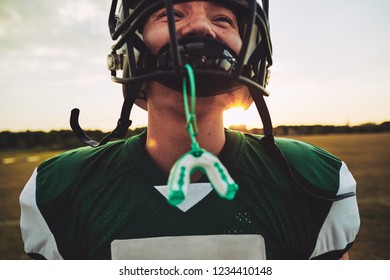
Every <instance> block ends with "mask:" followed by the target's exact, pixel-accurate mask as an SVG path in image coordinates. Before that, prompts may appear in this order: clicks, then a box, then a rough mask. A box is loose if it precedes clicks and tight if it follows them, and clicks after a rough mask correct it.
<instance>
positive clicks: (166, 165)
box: [146, 111, 225, 174]
mask: <svg viewBox="0 0 390 280" xmlns="http://www.w3.org/2000/svg"><path fill="white" fill-rule="evenodd" d="M153 112H154V111H149V114H148V134H147V139H146V150H147V151H148V153H149V155H150V156H151V158H152V159H153V160H154V162H155V163H156V164H157V166H158V167H159V168H160V169H161V170H162V171H163V172H164V173H166V174H169V172H170V169H171V167H172V166H173V164H174V163H175V162H176V161H177V160H178V159H179V158H180V157H181V156H182V155H183V154H184V153H186V152H188V151H190V150H191V139H190V136H189V134H188V132H187V129H186V120H185V116H184V114H183V116H182V117H181V118H180V117H179V116H178V117H176V118H175V117H173V116H172V115H168V114H164V113H159V114H154V113H153ZM197 125H198V135H197V137H196V140H197V141H198V143H199V145H200V147H201V148H203V149H205V150H207V151H209V152H211V153H213V154H215V155H218V154H219V153H220V152H221V150H222V148H223V146H224V144H225V132H224V127H223V119H222V114H210V113H208V114H203V115H199V116H197Z"/></svg>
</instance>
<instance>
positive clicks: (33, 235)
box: [19, 169, 63, 260]
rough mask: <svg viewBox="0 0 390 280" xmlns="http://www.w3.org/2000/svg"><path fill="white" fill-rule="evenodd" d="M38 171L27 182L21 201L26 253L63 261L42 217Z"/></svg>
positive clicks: (21, 219) (21, 224)
mask: <svg viewBox="0 0 390 280" xmlns="http://www.w3.org/2000/svg"><path fill="white" fill-rule="evenodd" d="M37 174H38V171H37V169H35V170H34V172H33V174H32V176H31V178H30V180H29V181H28V182H27V184H26V186H25V187H24V189H23V191H22V193H21V194H20V197H19V201H20V207H21V217H20V227H21V231H22V238H23V241H24V250H25V252H26V253H33V254H39V255H42V256H43V257H45V258H46V259H52V260H59V259H63V258H62V256H61V254H60V253H59V252H58V248H57V244H56V241H55V238H54V236H53V233H52V232H51V231H50V228H49V227H48V225H47V224H46V221H45V219H44V218H43V217H42V215H41V212H40V211H39V209H38V206H37V202H36V178H37Z"/></svg>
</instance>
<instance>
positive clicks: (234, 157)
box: [20, 130, 360, 259]
mask: <svg viewBox="0 0 390 280" xmlns="http://www.w3.org/2000/svg"><path fill="white" fill-rule="evenodd" d="M260 138H261V136H253V135H247V134H243V133H240V132H234V131H230V130H226V144H225V146H224V148H223V150H222V152H221V154H220V155H219V159H220V160H221V162H222V163H223V164H224V165H225V167H226V168H227V170H228V171H229V173H230V175H231V176H232V177H233V178H234V180H235V182H236V183H237V184H238V185H239V190H238V192H237V194H236V197H235V198H234V199H233V200H231V201H229V200H225V199H222V198H220V197H219V196H218V195H217V194H216V192H215V191H214V190H213V189H212V187H211V186H210V184H209V183H208V181H207V178H203V179H202V180H201V181H200V182H197V184H195V185H191V186H190V187H189V189H190V191H189V193H188V196H187V198H186V200H185V201H184V203H182V204H181V205H179V206H178V207H175V206H171V205H170V204H169V203H168V202H167V200H166V198H165V197H164V193H165V189H166V188H164V185H166V184H167V180H168V177H167V175H166V174H164V173H163V172H162V171H161V170H159V169H158V168H157V166H156V165H155V164H154V163H153V161H152V159H151V158H150V157H149V156H148V154H147V153H146V150H145V139H146V132H144V133H141V134H140V135H138V136H134V137H132V138H130V139H127V140H121V141H115V142H110V143H108V144H106V145H104V146H102V147H99V148H90V147H84V148H79V149H75V150H72V151H69V152H66V153H64V154H61V155H59V156H56V157H54V158H52V159H49V160H48V161H46V162H44V163H43V164H41V165H40V166H39V167H38V168H37V169H36V170H35V171H34V173H33V175H32V177H31V179H30V180H29V181H28V183H27V185H26V187H25V189H24V190H23V192H22V194H21V196H20V203H21V210H22V214H21V230H22V236H23V240H24V243H25V251H26V252H27V253H29V254H30V255H31V256H33V257H38V256H42V257H44V258H47V259H110V258H111V257H112V253H111V244H112V243H113V241H114V240H127V239H130V240H137V239H142V240H147V239H146V238H152V237H175V236H218V235H237V236H240V235H243V236H244V235H258V236H262V238H263V240H264V245H265V253H266V257H267V259H311V258H339V257H341V256H342V254H343V253H344V252H345V251H347V250H348V249H349V248H350V246H351V245H352V243H353V242H354V240H355V237H356V235H357V232H358V229H359V225H360V220H359V213H358V208H357V202H356V196H354V195H352V196H347V197H345V198H342V195H343V194H346V193H351V192H352V193H354V192H355V190H356V183H355V180H354V179H353V177H352V175H351V173H350V172H349V171H348V169H347V167H346V165H345V164H344V163H343V162H342V161H340V160H339V159H337V158H335V157H334V156H332V155H331V154H329V153H327V152H326V151H324V150H321V149H319V148H317V147H315V146H312V145H310V144H306V143H303V142H300V141H295V140H290V139H282V138H276V139H275V140H276V143H277V146H278V147H279V149H280V150H281V151H282V152H283V154H284V155H285V157H286V158H287V160H288V162H289V165H290V166H291V170H292V173H293V176H294V177H295V178H296V181H297V182H298V183H299V185H300V186H298V184H297V183H296V182H294V181H293V180H291V178H290V177H289V176H287V175H286V174H285V173H284V172H283V171H282V169H281V168H280V167H279V165H277V164H276V162H275V161H274V160H272V159H271V158H270V157H269V156H268V154H267V153H266V151H265V149H264V147H263V145H262V144H261V143H260V140H259V139H260ZM191 190H192V191H191ZM320 196H326V197H330V198H332V197H341V199H338V200H329V199H323V198H321V197H320ZM129 253H130V254H131V252H129Z"/></svg>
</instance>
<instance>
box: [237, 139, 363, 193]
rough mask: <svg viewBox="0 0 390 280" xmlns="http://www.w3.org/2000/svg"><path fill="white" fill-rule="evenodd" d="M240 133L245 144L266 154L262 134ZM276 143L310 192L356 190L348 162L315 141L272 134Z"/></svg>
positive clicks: (292, 172) (294, 174)
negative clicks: (312, 142) (309, 141)
mask: <svg viewBox="0 0 390 280" xmlns="http://www.w3.org/2000/svg"><path fill="white" fill-rule="evenodd" d="M242 135H243V136H244V137H245V139H246V143H248V144H249V145H252V146H254V147H255V149H258V150H261V151H263V156H265V155H266V154H267V151H266V148H265V147H264V145H262V143H261V139H262V138H263V136H262V135H253V134H242ZM275 144H276V146H277V147H278V149H279V150H280V151H281V153H282V155H283V157H284V158H285V162H286V163H287V166H288V167H289V169H290V172H291V174H292V176H293V177H294V179H295V180H296V181H297V182H298V183H299V184H300V185H301V186H303V187H304V188H305V189H306V190H308V191H309V192H311V193H314V194H316V195H319V196H323V197H329V198H334V197H337V196H340V195H341V196H342V195H343V194H347V193H353V192H355V190H356V181H355V180H354V178H353V176H352V174H351V173H350V171H349V170H348V167H347V165H346V164H345V163H344V162H343V161H342V160H341V159H340V158H338V157H337V156H335V155H334V154H332V153H330V152H329V151H327V150H325V149H323V148H320V147H318V146H316V145H314V144H311V143H307V142H304V141H301V140H296V139H291V138H284V137H275ZM264 151H265V153H264ZM270 158H271V157H270Z"/></svg>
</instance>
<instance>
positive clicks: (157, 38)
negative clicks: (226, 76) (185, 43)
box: [143, 1, 242, 54]
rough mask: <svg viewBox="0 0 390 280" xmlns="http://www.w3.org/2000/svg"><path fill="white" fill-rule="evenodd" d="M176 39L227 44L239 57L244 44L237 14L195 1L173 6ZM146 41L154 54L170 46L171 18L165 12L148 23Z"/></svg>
mask: <svg viewBox="0 0 390 280" xmlns="http://www.w3.org/2000/svg"><path fill="white" fill-rule="evenodd" d="M173 8H174V16H175V22H176V33H177V37H178V38H181V37H186V36H191V35H196V36H204V37H209V38H213V39H216V40H218V41H221V42H223V43H225V44H227V45H228V46H229V47H230V48H231V49H232V50H233V51H235V52H236V54H238V53H239V51H240V49H241V45H242V41H241V38H240V35H239V31H238V24H237V19H236V16H235V15H234V13H233V12H232V11H231V10H229V9H227V8H224V7H222V6H219V5H217V4H215V3H210V2H203V1H195V2H184V3H181V4H176V5H174V7H173ZM143 37H144V42H145V44H146V46H147V47H148V48H149V49H150V50H151V52H152V53H153V54H157V53H158V51H159V50H160V49H161V48H162V47H163V46H164V45H166V44H168V42H169V30H168V17H167V14H166V9H165V8H164V9H161V10H159V11H157V12H155V13H154V14H152V15H151V16H150V17H149V19H148V20H147V22H146V24H145V26H144V29H143Z"/></svg>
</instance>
